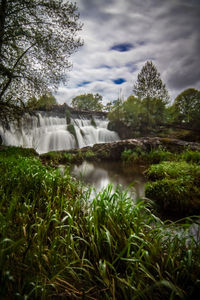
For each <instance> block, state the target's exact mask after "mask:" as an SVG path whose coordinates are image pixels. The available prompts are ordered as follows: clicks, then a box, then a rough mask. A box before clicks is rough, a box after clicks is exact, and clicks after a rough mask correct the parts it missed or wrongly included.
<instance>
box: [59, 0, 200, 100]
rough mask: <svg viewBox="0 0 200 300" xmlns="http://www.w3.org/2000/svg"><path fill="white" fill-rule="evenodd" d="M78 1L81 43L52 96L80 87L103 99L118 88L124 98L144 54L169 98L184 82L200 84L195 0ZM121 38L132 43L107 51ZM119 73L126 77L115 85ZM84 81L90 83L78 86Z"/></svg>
mask: <svg viewBox="0 0 200 300" xmlns="http://www.w3.org/2000/svg"><path fill="white" fill-rule="evenodd" d="M77 5H78V7H79V9H80V13H81V19H80V20H81V21H82V22H83V23H84V27H83V31H82V33H81V37H83V39H84V42H85V44H84V46H83V47H82V48H81V49H80V50H79V51H78V52H77V53H75V54H74V55H72V57H71V61H72V62H73V69H72V71H71V72H70V73H69V76H70V79H69V82H68V85H67V86H65V87H64V86H62V87H60V88H59V90H58V94H57V96H56V97H57V99H58V101H59V102H60V103H63V102H67V103H70V101H71V99H72V98H73V97H75V96H77V95H79V94H82V93H100V94H101V95H102V96H103V97H104V100H105V101H106V100H114V99H116V98H117V97H118V96H119V93H122V94H124V97H125V98H126V97H128V96H129V95H130V94H131V93H132V86H133V82H134V81H135V80H136V78H137V74H138V72H139V70H140V69H141V68H142V66H143V65H144V63H145V61H146V60H153V62H154V63H155V65H156V66H157V68H158V71H159V72H160V73H161V77H162V79H163V81H164V82H165V83H166V84H167V87H168V89H169V91H170V94H171V95H172V96H173V98H174V97H175V96H176V95H177V94H178V93H179V92H181V91H182V90H183V89H185V88H187V87H188V85H190V86H192V87H196V88H198V89H199V88H200V80H199V78H200V76H199V75H200V74H199V70H200V65H199V50H200V39H199V31H198V30H199V26H198V25H200V24H199V18H198V15H200V13H199V9H200V5H199V4H198V2H195V1H193V3H190V5H188V3H187V1H186V0H176V1H170V0H168V1H165V2H163V1H161V0H149V1H145V2H142V1H140V0H124V1H121V0H112V1H111V0H110V1H108V0H107V1H106V0H101V1H99V0H89V1H88V0H79V1H77ZM121 43H131V44H133V46H134V48H133V49H131V50H130V51H128V52H119V51H114V50H113V51H110V48H111V47H112V46H114V45H116V44H121ZM131 64H132V65H133V68H132V67H131ZM102 66H104V67H102ZM108 67H109V68H108ZM117 78H124V79H125V80H126V82H124V83H122V84H121V85H116V84H114V82H113V81H112V80H114V79H117ZM83 81H89V82H90V83H89V84H87V85H85V86H82V87H80V86H79V85H80V83H82V82H83Z"/></svg>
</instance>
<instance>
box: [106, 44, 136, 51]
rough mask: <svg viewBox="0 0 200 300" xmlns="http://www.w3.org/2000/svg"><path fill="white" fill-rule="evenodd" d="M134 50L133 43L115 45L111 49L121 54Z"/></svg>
mask: <svg viewBox="0 0 200 300" xmlns="http://www.w3.org/2000/svg"><path fill="white" fill-rule="evenodd" d="M133 48H134V45H133V44H131V43H122V44H117V45H114V46H112V47H111V48H110V50H115V51H119V52H126V51H129V50H131V49H133Z"/></svg>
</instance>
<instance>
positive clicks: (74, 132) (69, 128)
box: [67, 124, 78, 145]
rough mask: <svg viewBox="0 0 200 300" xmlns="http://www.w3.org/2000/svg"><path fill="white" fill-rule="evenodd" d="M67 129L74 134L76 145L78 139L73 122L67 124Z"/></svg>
mask: <svg viewBox="0 0 200 300" xmlns="http://www.w3.org/2000/svg"><path fill="white" fill-rule="evenodd" d="M67 130H68V131H69V132H70V133H71V134H72V135H73V136H74V138H75V140H76V144H77V145H78V139H77V135H76V130H75V127H74V125H73V124H68V125H67Z"/></svg>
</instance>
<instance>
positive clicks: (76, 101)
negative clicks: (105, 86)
mask: <svg viewBox="0 0 200 300" xmlns="http://www.w3.org/2000/svg"><path fill="white" fill-rule="evenodd" d="M101 102H102V96H101V95H99V94H95V95H93V94H83V95H79V96H76V97H75V98H73V99H72V106H73V107H74V108H75V109H80V110H91V111H102V109H103V105H102V103H101Z"/></svg>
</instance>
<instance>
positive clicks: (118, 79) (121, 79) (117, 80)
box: [113, 78, 126, 84]
mask: <svg viewBox="0 0 200 300" xmlns="http://www.w3.org/2000/svg"><path fill="white" fill-rule="evenodd" d="M113 82H114V83H115V84H122V83H124V82H126V80H125V79H124V78H117V79H113Z"/></svg>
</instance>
